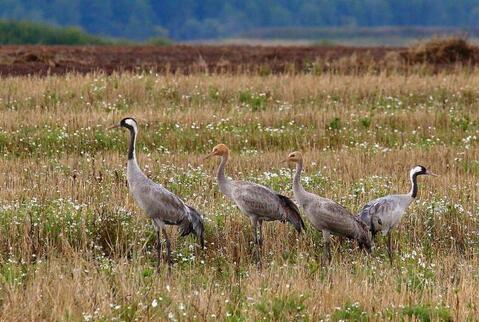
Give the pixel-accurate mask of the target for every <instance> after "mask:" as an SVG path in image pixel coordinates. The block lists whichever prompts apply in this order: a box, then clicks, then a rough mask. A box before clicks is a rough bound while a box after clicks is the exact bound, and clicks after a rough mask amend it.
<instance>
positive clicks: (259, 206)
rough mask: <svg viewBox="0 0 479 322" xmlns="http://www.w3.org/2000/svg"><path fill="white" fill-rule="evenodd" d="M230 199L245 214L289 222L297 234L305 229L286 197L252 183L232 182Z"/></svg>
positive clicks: (293, 206)
mask: <svg viewBox="0 0 479 322" xmlns="http://www.w3.org/2000/svg"><path fill="white" fill-rule="evenodd" d="M233 187H234V188H233V189H232V197H233V199H234V201H235V202H236V204H237V205H238V207H239V208H240V209H241V210H242V211H243V212H245V213H247V214H250V215H256V216H258V217H262V218H263V219H264V220H281V221H288V222H290V223H291V224H292V225H293V226H294V227H295V229H296V230H297V231H298V232H301V230H303V229H304V228H305V226H304V222H303V220H302V219H301V216H300V214H299V209H298V207H297V206H296V205H295V204H294V202H293V201H292V200H291V199H289V198H288V197H286V196H283V195H280V194H278V193H276V192H274V191H273V190H271V189H269V188H267V187H265V186H262V185H259V184H256V183H252V182H245V181H234V182H233Z"/></svg>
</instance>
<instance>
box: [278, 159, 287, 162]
mask: <svg viewBox="0 0 479 322" xmlns="http://www.w3.org/2000/svg"><path fill="white" fill-rule="evenodd" d="M288 161H289V159H284V160H281V161H280V163H286V162H288Z"/></svg>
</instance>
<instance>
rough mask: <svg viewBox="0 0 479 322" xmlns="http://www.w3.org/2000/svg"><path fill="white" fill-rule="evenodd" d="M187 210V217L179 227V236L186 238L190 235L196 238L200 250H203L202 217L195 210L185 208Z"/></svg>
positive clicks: (203, 230)
mask: <svg viewBox="0 0 479 322" xmlns="http://www.w3.org/2000/svg"><path fill="white" fill-rule="evenodd" d="M186 207H187V209H188V217H187V218H185V220H183V222H182V223H181V224H180V225H179V227H178V230H179V232H180V235H181V236H186V235H189V234H191V233H193V234H195V235H196V237H197V238H198V240H199V242H200V245H201V248H204V237H203V236H204V232H205V226H204V224H203V215H202V214H201V213H199V212H198V211H197V210H196V209H195V208H193V207H190V206H186Z"/></svg>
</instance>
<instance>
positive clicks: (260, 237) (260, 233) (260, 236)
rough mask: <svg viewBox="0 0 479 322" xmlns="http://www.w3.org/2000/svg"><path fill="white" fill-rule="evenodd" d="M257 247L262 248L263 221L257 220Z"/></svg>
mask: <svg viewBox="0 0 479 322" xmlns="http://www.w3.org/2000/svg"><path fill="white" fill-rule="evenodd" d="M258 223H259V246H260V247H263V221H262V220H259V221H258Z"/></svg>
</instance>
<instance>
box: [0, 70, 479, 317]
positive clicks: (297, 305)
mask: <svg viewBox="0 0 479 322" xmlns="http://www.w3.org/2000/svg"><path fill="white" fill-rule="evenodd" d="M478 88H479V76H478V74H477V73H474V72H472V71H467V70H464V71H458V72H456V73H452V74H438V75H433V76H427V75H422V76H421V75H416V74H412V75H409V76H400V75H394V74H392V75H375V76H373V75H367V74H366V75H362V76H341V75H336V76H335V75H328V74H324V75H322V76H311V75H296V76H288V75H279V76H266V77H260V76H251V75H249V76H248V75H243V76H241V75H237V76H228V75H222V76H219V75H192V76H173V75H170V76H156V75H153V74H141V75H131V74H121V75H118V74H114V75H112V76H104V75H101V74H97V75H91V74H90V75H86V76H78V75H72V74H68V75H66V76H50V77H44V78H37V77H19V78H14V77H9V78H3V79H1V80H0V111H1V116H2V117H1V118H0V155H1V156H2V157H1V158H0V320H2V321H3V320H5V321H20V320H32V321H33V320H34V321H40V320H53V321H65V320H70V321H80V320H85V321H109V320H118V321H133V320H139V321H143V320H171V321H190V320H199V321H204V320H216V319H220V320H225V321H252V320H258V321H259V320H276V321H291V320H297V321H318V320H325V321H329V320H332V321H339V320H354V321H374V320H384V319H386V320H399V321H400V320H416V321H430V320H446V321H448V320H456V321H464V320H468V319H469V320H471V321H472V320H475V319H476V318H477V316H479V292H478V291H477V290H478V289H479V254H478V249H479V248H478V247H479V222H478V214H477V213H478V209H479V208H478V206H477V202H478V195H477V192H478V177H479V161H478V160H479V159H478V154H479V145H478V138H479V133H478V131H479V112H478V108H479V100H478V98H479V91H478ZM125 116H133V117H135V118H137V120H138V122H139V124H140V133H139V138H138V144H139V147H138V153H139V161H140V165H141V166H142V168H143V169H144V171H145V172H146V173H147V174H148V175H149V176H150V177H151V178H153V179H154V180H155V181H157V182H160V183H162V184H164V185H165V186H166V187H168V188H169V189H170V190H172V191H173V192H175V193H177V194H179V195H181V196H182V197H183V198H184V199H185V200H186V201H188V202H189V203H190V204H192V205H194V206H195V207H196V208H198V209H199V210H200V211H202V212H203V213H204V214H205V215H206V217H205V222H206V241H207V249H206V250H205V251H204V252H199V251H197V250H196V248H195V247H194V244H195V239H194V238H193V237H187V238H182V239H177V238H176V237H177V233H176V231H175V230H170V231H171V232H172V233H171V235H172V236H173V249H174V250H175V252H174V258H175V265H174V267H173V270H172V273H171V275H170V276H169V275H168V274H167V269H166V267H165V266H163V268H162V271H161V273H160V274H156V273H155V258H156V256H155V252H154V237H155V233H154V229H153V227H152V225H151V223H150V221H149V220H148V219H147V218H146V216H145V215H144V213H142V212H141V211H140V210H139V208H138V207H137V205H136V204H135V203H134V201H133V200H132V198H131V197H130V196H129V195H128V190H127V187H126V178H125V164H126V152H127V133H126V131H107V130H106V127H107V126H110V125H112V124H114V123H117V122H118V121H119V120H121V118H122V117H125ZM217 143H226V144H227V145H228V146H229V147H230V148H231V149H232V159H231V161H230V163H229V166H228V168H227V173H228V174H229V175H230V176H231V177H234V178H242V179H247V180H252V181H255V182H260V183H262V184H265V185H268V186H270V187H272V188H274V189H276V190H278V191H281V192H283V193H285V194H286V195H288V196H292V191H291V172H290V170H289V169H288V168H287V167H286V166H285V165H284V164H281V163H280V160H281V159H284V158H285V157H286V155H287V153H288V152H291V151H293V150H301V151H303V153H304V156H305V159H306V160H305V161H306V164H305V173H304V175H303V184H304V185H305V187H306V188H307V189H308V190H311V191H313V192H315V193H318V194H320V195H322V196H326V197H328V198H331V199H334V200H337V201H339V202H341V203H342V204H343V205H344V206H346V207H347V208H349V209H351V210H352V212H353V213H356V212H357V211H358V210H359V209H360V208H361V206H362V205H363V204H364V203H365V202H367V201H368V200H370V199H373V198H375V197H378V196H382V195H385V194H388V193H396V192H407V191H408V190H409V179H408V173H409V169H410V167H411V166H413V165H415V164H422V165H424V166H426V167H428V168H429V169H431V170H432V171H434V172H436V173H439V174H440V175H441V176H440V177H437V178H432V177H426V178H423V177H421V178H420V179H419V198H418V200H417V201H416V202H415V203H414V204H413V205H412V206H411V207H410V209H409V211H408V213H407V215H406V216H405V217H404V218H403V220H402V222H401V225H400V226H399V229H398V230H397V231H396V232H395V234H394V247H395V249H396V250H397V255H396V258H395V262H394V264H393V265H390V264H389V262H388V259H387V253H386V248H385V240H384V239H382V238H380V239H378V242H377V246H378V247H377V249H376V250H375V252H374V253H373V255H372V256H366V255H365V254H364V253H362V252H361V251H360V250H359V249H358V247H357V245H356V244H355V243H351V242H349V241H346V240H343V241H339V240H338V239H335V241H334V243H333V263H332V265H330V266H329V267H323V265H322V249H321V247H322V237H321V234H320V233H318V232H317V231H315V230H314V229H313V228H312V227H311V225H310V224H309V222H307V219H306V218H305V221H306V222H307V226H308V228H309V229H308V230H307V232H306V233H305V234H303V235H301V236H298V235H297V234H296V233H295V231H294V230H293V229H292V227H291V226H289V225H283V224H281V223H277V222H276V223H266V224H265V245H264V251H263V267H262V269H259V268H258V267H257V266H256V265H255V264H254V261H253V259H252V244H251V242H252V236H250V235H251V233H250V231H251V230H250V224H249V220H248V218H247V217H246V216H244V215H243V214H242V213H240V211H239V210H238V209H237V208H236V207H235V206H234V205H233V204H232V202H230V201H229V200H227V199H225V198H224V197H223V196H222V195H221V193H220V192H219V191H218V187H217V185H216V181H215V178H214V169H215V168H216V166H217V161H218V160H207V161H205V162H203V160H202V157H203V156H204V155H206V154H207V153H208V152H209V151H210V149H211V148H212V147H213V146H214V145H215V144H217Z"/></svg>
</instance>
